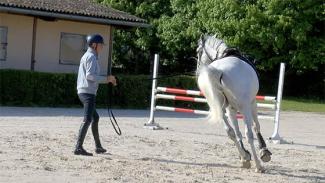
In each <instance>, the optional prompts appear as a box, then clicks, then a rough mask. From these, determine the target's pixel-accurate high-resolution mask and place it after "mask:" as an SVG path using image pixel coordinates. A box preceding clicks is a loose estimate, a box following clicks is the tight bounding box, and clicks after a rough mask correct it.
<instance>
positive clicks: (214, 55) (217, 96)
mask: <svg viewBox="0 0 325 183" xmlns="http://www.w3.org/2000/svg"><path fill="white" fill-rule="evenodd" d="M227 48H228V47H227V45H226V44H225V43H224V42H223V41H222V40H220V39H217V38H216V36H210V35H205V36H201V38H200V40H199V43H198V48H197V54H198V60H197V72H196V75H197V82H198V86H199V88H200V90H201V91H202V92H203V94H204V95H205V97H206V99H207V102H208V104H209V107H210V115H209V117H210V120H211V121H212V122H222V123H223V124H224V126H225V129H226V131H227V134H228V136H229V138H230V139H231V140H232V141H233V142H234V143H235V145H236V147H237V149H238V151H239V154H240V159H241V162H242V167H243V168H250V167H251V164H250V160H251V154H250V153H249V151H247V150H246V149H245V148H244V145H243V142H242V134H241V132H240V131H239V126H238V121H237V118H236V114H237V112H238V111H239V112H240V113H242V114H243V116H244V122H245V135H246V138H247V141H248V143H249V145H250V147H251V152H252V154H253V159H254V161H255V165H256V172H264V171H265V170H264V168H263V167H262V165H261V162H260V160H259V158H258V157H257V154H256V150H255V146H254V135H253V130H252V128H254V131H255V132H256V135H257V140H258V142H259V149H260V159H261V160H262V161H264V162H268V161H270V160H271V154H272V153H271V152H270V151H269V150H268V149H267V147H266V144H265V141H264V139H263V137H262V135H261V132H260V124H259V121H258V118H257V105H256V99H255V98H256V94H257V92H258V89H259V80H258V76H257V73H256V71H255V70H254V69H253V68H252V66H251V65H249V64H248V63H246V62H244V61H243V60H241V59H239V58H237V57H234V56H227V57H224V58H222V57H223V54H224V52H225V51H226V50H227ZM229 121H230V122H231V123H232V125H233V127H232V126H231V125H230V124H229Z"/></svg>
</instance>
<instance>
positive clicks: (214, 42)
mask: <svg viewBox="0 0 325 183" xmlns="http://www.w3.org/2000/svg"><path fill="white" fill-rule="evenodd" d="M203 39H204V43H205V44H206V45H207V46H209V47H211V48H213V49H215V50H217V49H218V47H219V46H220V45H221V44H222V43H223V40H221V39H218V38H216V37H214V36H210V35H206V36H204V38H203Z"/></svg>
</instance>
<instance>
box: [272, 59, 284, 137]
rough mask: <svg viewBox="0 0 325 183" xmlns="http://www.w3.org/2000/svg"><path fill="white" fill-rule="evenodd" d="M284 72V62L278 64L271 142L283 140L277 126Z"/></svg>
mask: <svg viewBox="0 0 325 183" xmlns="http://www.w3.org/2000/svg"><path fill="white" fill-rule="evenodd" d="M284 72H285V64H284V63H281V65H280V76H279V83H278V93H277V98H276V111H275V119H274V131H273V134H272V137H271V138H270V140H272V141H273V143H281V142H282V141H283V140H282V138H281V137H280V135H279V126H280V109H281V101H282V93H283V84H284Z"/></svg>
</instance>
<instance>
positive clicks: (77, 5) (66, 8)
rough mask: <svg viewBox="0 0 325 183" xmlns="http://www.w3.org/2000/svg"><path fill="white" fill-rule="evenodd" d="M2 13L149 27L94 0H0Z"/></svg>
mask: <svg viewBox="0 0 325 183" xmlns="http://www.w3.org/2000/svg"><path fill="white" fill-rule="evenodd" d="M1 11H4V12H11V13H19V14H29V15H34V16H48V17H55V18H62V19H70V20H79V21H86V22H96V23H102V24H113V25H123V26H131V27H148V26H149V25H148V24H146V21H145V20H144V19H141V18H138V17H136V16H134V15H130V14H128V13H126V12H123V11H119V10H116V9H113V8H111V7H109V6H104V5H102V4H99V3H96V2H94V1H93V0H0V12H1Z"/></svg>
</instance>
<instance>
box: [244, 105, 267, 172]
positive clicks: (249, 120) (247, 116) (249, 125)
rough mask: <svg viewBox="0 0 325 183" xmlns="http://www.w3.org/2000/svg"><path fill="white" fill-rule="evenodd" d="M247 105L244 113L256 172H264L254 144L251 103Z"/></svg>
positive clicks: (247, 136) (246, 132)
mask: <svg viewBox="0 0 325 183" xmlns="http://www.w3.org/2000/svg"><path fill="white" fill-rule="evenodd" d="M245 106H247V108H244V109H243V110H242V114H243V115H244V121H245V134H246V138H247V141H248V143H249V145H250V146H251V150H252V154H253V158H254V161H255V165H256V172H264V168H263V167H262V165H261V162H260V160H259V159H258V157H257V154H256V150H255V146H254V135H253V130H252V121H253V119H252V112H251V106H250V105H245Z"/></svg>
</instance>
